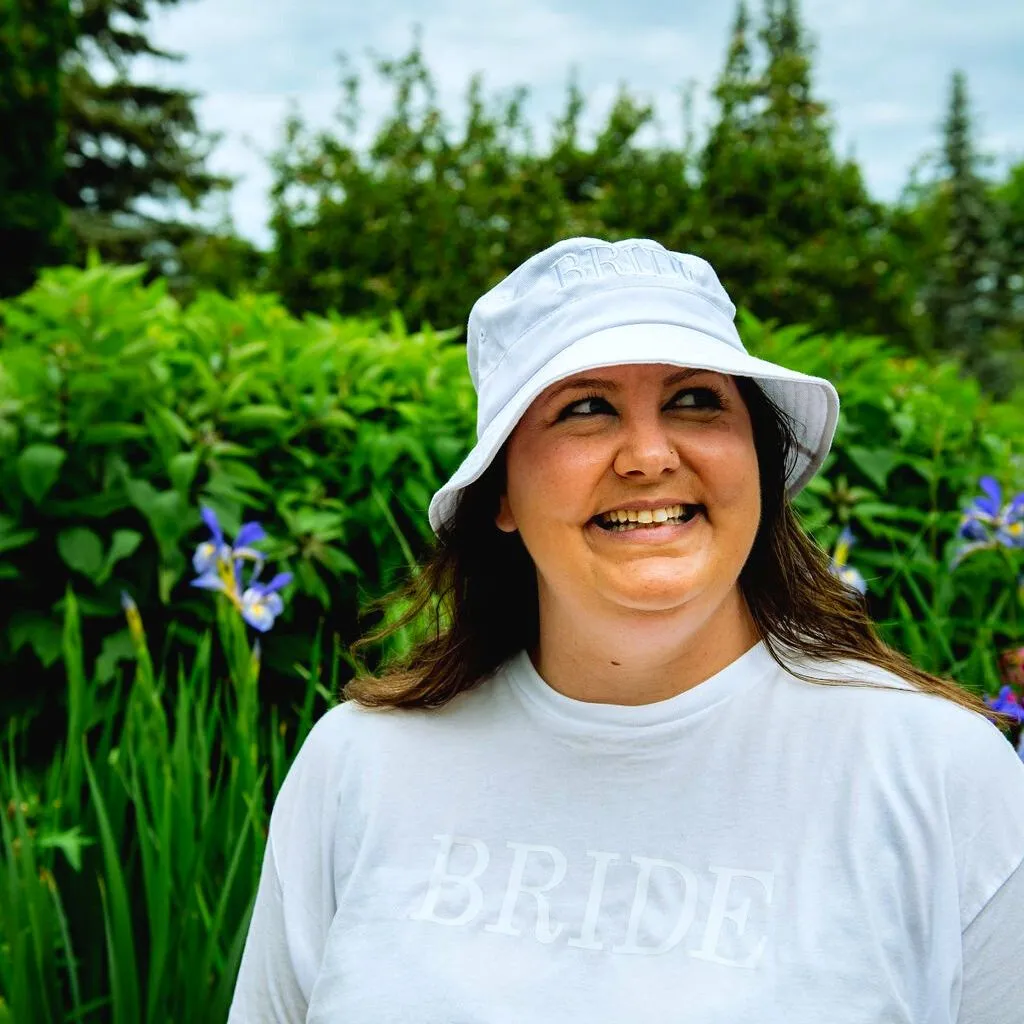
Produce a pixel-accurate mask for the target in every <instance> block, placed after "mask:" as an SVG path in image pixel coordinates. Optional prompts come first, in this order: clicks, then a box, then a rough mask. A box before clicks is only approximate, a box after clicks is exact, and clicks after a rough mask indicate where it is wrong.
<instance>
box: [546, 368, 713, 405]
mask: <svg viewBox="0 0 1024 1024" xmlns="http://www.w3.org/2000/svg"><path fill="white" fill-rule="evenodd" d="M716 372H717V371H716V370H699V369H688V370H679V371H677V372H676V373H673V374H671V375H670V376H668V377H666V378H665V379H664V381H662V384H663V386H665V387H671V386H672V385H673V384H681V383H682V382H683V381H684V380H689V379H690V378H691V377H697V376H700V374H702V373H716ZM579 389H586V390H591V391H593V390H605V391H618V390H619V385H618V384H616V383H615V381H613V380H608V378H607V377H574V378H573V379H572V380H565V381H562V383H561V384H559V386H558V387H556V388H555V390H554V391H552V392H551V394H550V395H549V396H548V401H554V399H556V398H557V397H558V396H559V395H561V394H562V393H564V392H566V391H576V390H579Z"/></svg>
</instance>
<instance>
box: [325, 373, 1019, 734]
mask: <svg viewBox="0 0 1024 1024" xmlns="http://www.w3.org/2000/svg"><path fill="white" fill-rule="evenodd" d="M735 380H736V384H737V387H738V389H739V391H740V394H741V395H742V396H743V400H744V401H745V403H746V405H747V409H748V411H749V413H750V419H751V426H752V428H753V437H754V446H755V449H756V451H757V460H758V467H759V474H760V480H761V520H760V524H759V526H758V530H757V535H756V537H755V539H754V544H753V547H752V549H751V552H750V555H749V557H748V558H747V562H746V564H745V565H744V567H743V569H742V571H741V573H740V577H739V584H740V589H741V591H742V593H743V596H744V598H745V599H746V602H747V605H748V607H749V609H750V613H751V615H752V617H753V619H754V622H755V624H756V626H757V629H758V631H759V633H760V635H761V637H762V639H763V641H764V644H765V647H766V649H767V650H768V652H769V653H770V655H771V656H772V658H773V659H774V660H775V661H776V662H777V663H778V664H779V665H780V666H782V667H783V668H784V669H786V670H787V671H789V672H791V673H792V674H793V675H795V676H797V677H798V678H800V679H804V680H806V681H807V682H811V683H820V684H823V685H840V686H863V685H875V686H878V685H879V684H877V683H866V682H865V681H864V680H858V679H855V678H854V679H848V680H844V679H833V678H829V679H817V678H814V677H812V676H809V675H805V674H803V673H801V672H799V671H797V669H796V668H795V667H794V666H793V665H792V664H791V663H790V662H788V661H787V660H786V655H785V653H784V652H785V651H788V652H790V654H791V655H796V656H797V657H799V656H805V657H807V658H811V659H826V660H835V659H853V660H855V661H860V662H867V663H869V664H871V665H874V666H877V667H878V668H881V669H884V670H887V671H889V672H892V673H894V674H895V675H896V676H898V677H900V678H901V679H902V680H905V681H906V682H909V683H910V684H911V686H912V687H913V688H914V689H917V690H919V691H922V692H924V693H931V694H935V695H938V696H940V697H945V698H947V699H948V700H951V701H953V702H954V703H956V704H959V705H961V706H962V707H965V708H968V709H969V710H971V711H976V712H978V713H979V714H982V715H985V716H987V717H988V718H990V719H992V720H994V721H996V722H1001V723H1003V724H1009V722H1010V719H1009V717H1008V716H1003V715H1000V714H997V713H996V712H994V711H992V710H991V709H990V708H988V707H987V706H986V705H985V704H984V702H983V701H982V700H981V699H980V698H979V697H977V696H975V695H974V694H973V693H971V692H970V691H968V690H966V689H964V688H963V687H961V686H960V685H959V684H958V683H956V682H954V681H953V680H951V679H944V678H941V677H940V676H935V675H932V674H931V673H929V672H925V671H923V670H922V669H920V668H918V667H917V666H915V665H913V664H912V663H911V662H910V661H909V660H908V659H907V658H906V657H905V656H904V655H903V654H901V653H900V652H899V651H896V650H894V649H893V648H891V647H889V646H888V645H887V644H886V643H884V642H883V641H882V639H881V638H880V636H879V634H878V632H877V630H876V628H875V626H874V624H873V623H872V621H871V618H870V616H869V615H868V610H867V604H866V601H865V599H864V598H863V597H862V596H861V595H860V594H859V593H857V592H856V591H855V590H853V589H852V588H851V587H849V586H847V585H846V584H845V583H843V582H842V581H841V580H839V579H837V578H836V577H835V576H834V575H833V574H832V573H831V572H830V571H829V556H828V555H827V554H826V553H825V552H824V551H823V550H822V549H821V548H820V547H819V546H818V545H817V544H816V543H815V542H814V541H813V540H812V539H811V538H810V537H809V536H808V535H807V534H806V533H805V532H804V530H803V527H802V526H801V525H800V522H799V520H798V519H797V516H796V513H795V512H794V510H793V508H792V505H791V504H790V502H789V499H788V497H787V495H786V489H785V481H786V475H787V467H788V466H789V465H790V460H791V458H792V454H793V452H794V451H795V444H796V440H795V437H794V434H793V430H792V427H791V426H790V424H789V421H788V418H787V417H786V414H785V413H784V412H783V411H782V410H781V409H779V407H778V406H777V405H776V404H775V403H774V402H773V401H772V400H771V399H770V398H769V397H768V396H767V395H766V394H765V393H764V392H763V391H762V390H761V388H760V387H759V386H758V385H757V383H756V382H755V381H754V380H752V379H751V378H749V377H736V378H735ZM504 487H505V458H504V451H502V452H500V453H499V454H498V455H497V456H496V457H495V459H494V461H493V463H492V464H491V466H490V467H489V468H488V470H487V471H486V472H485V473H484V475H483V476H482V477H481V478H480V479H479V480H477V481H476V482H475V483H474V484H472V485H470V486H469V487H467V488H466V489H465V491H463V493H462V496H461V500H460V502H459V504H458V507H457V509H456V512H455V516H454V518H453V520H452V521H451V522H450V523H449V524H448V525H447V526H446V527H445V528H444V529H442V531H441V532H440V534H439V536H438V538H437V541H436V544H435V546H434V549H433V551H432V553H431V554H430V555H429V557H428V558H427V559H426V561H425V562H424V564H423V565H422V566H421V567H420V568H419V570H418V571H417V572H416V573H415V574H414V576H413V577H412V578H411V579H410V581H409V582H408V583H407V584H406V585H405V586H404V587H402V588H401V589H400V590H399V591H397V592H396V593H395V594H393V595H390V596H389V597H386V598H384V599H383V600H382V601H379V602H377V603H376V607H378V608H387V607H389V606H390V602H391V601H392V600H393V599H398V600H400V601H402V602H404V603H405V605H406V610H405V612H404V613H403V614H402V615H401V616H399V617H398V618H397V619H396V620H395V621H394V622H392V623H390V624H388V625H386V626H384V627H382V628H380V629H377V630H376V631H374V632H371V633H370V634H368V635H367V636H365V637H363V638H362V639H361V640H359V641H358V642H357V643H356V644H355V645H354V647H353V651H354V652H355V653H357V654H358V652H360V651H361V650H363V649H365V648H367V647H369V646H371V645H373V644H376V643H378V642H380V641H381V640H384V639H386V638H387V637H389V636H391V635H393V634H395V633H396V632H398V631H399V630H401V629H403V628H405V627H408V626H409V625H411V624H414V623H422V621H423V620H424V619H426V618H429V619H431V620H432V623H431V627H430V629H429V630H428V631H427V635H426V636H425V637H423V638H422V639H421V640H420V641H419V642H418V643H417V644H416V645H415V646H414V647H413V648H412V649H411V650H410V652H409V653H408V655H407V656H406V657H404V658H402V659H401V660H400V661H399V662H397V663H395V664H391V665H389V666H387V667H386V669H385V670H384V671H383V672H381V673H380V675H378V676H374V675H370V674H361V675H359V676H357V677H356V678H355V679H353V680H352V681H351V682H349V683H348V685H347V686H346V687H345V690H344V696H345V697H346V698H348V699H351V700H354V701H356V702H357V703H359V704H361V705H363V706H364V707H368V708H438V707H441V706H442V705H444V704H445V703H447V702H448V701H450V700H451V699H452V698H453V697H455V696H456V695H457V694H459V693H462V692H463V691H466V690H469V689H471V688H472V687H473V686H475V685H476V684H477V683H479V682H481V681H482V680H483V679H485V678H486V677H487V676H489V675H490V674H491V673H493V672H494V671H495V669H497V668H498V667H499V666H500V665H501V664H502V663H503V662H504V661H506V660H507V659H508V658H510V657H511V656H512V655H514V654H516V653H517V652H518V651H520V650H522V649H523V648H525V649H527V650H530V649H532V648H533V647H534V645H535V644H536V642H537V635H538V609H537V582H536V573H535V569H534V565H533V561H532V559H531V558H530V555H529V553H528V552H527V550H526V548H525V547H524V545H523V543H522V541H521V539H520V537H519V534H518V533H512V534H509V533H504V532H502V531H501V530H499V529H498V528H497V526H496V525H495V522H494V519H495V515H496V514H497V511H498V501H499V498H500V496H501V494H502V493H503V492H504ZM421 616H422V617H423V618H421ZM882 688H884V689H890V688H900V687H885V686H882Z"/></svg>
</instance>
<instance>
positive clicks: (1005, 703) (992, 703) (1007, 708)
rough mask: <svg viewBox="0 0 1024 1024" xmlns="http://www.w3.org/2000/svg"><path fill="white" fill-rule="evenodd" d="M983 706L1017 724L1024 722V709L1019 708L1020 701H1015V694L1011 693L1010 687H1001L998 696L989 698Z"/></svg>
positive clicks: (1011, 688)
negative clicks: (998, 712) (1008, 717)
mask: <svg viewBox="0 0 1024 1024" xmlns="http://www.w3.org/2000/svg"><path fill="white" fill-rule="evenodd" d="M985 704H986V705H987V706H988V707H990V708H991V709H992V710H993V711H1001V712H1002V713H1003V714H1005V715H1009V716H1010V717H1011V718H1013V719H1014V720H1015V721H1017V722H1024V707H1022V706H1021V703H1020V701H1019V700H1018V699H1017V694H1015V693H1014V692H1013V687H1012V686H1009V685H1006V686H1003V687H1002V688H1001V689H1000V690H999V696H998V697H989V698H988V699H987V700H986V701H985Z"/></svg>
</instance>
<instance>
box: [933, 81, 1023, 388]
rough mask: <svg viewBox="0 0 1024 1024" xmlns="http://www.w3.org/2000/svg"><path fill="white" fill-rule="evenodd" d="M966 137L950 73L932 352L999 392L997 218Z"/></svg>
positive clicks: (963, 105)
mask: <svg viewBox="0 0 1024 1024" xmlns="http://www.w3.org/2000/svg"><path fill="white" fill-rule="evenodd" d="M972 135H973V131H972V125H971V115H970V106H969V101H968V96H967V80H966V77H965V76H964V74H963V73H962V72H960V71H957V72H954V73H953V76H952V81H951V86H950V96H949V107H948V111H947V114H946V120H945V123H944V125H943V146H942V172H943V178H942V185H941V195H942V197H943V200H944V201H943V203H942V212H943V215H944V225H943V227H944V230H943V245H942V251H941V254H940V258H939V259H938V260H937V261H936V265H935V268H934V272H933V275H932V281H931V283H930V287H929V288H928V290H927V295H928V302H929V307H930V312H931V319H932V323H933V328H934V331H935V344H936V346H937V347H938V348H940V349H942V350H944V351H948V352H952V353H955V354H956V355H958V356H959V357H960V358H961V359H962V360H963V362H964V365H965V366H966V367H967V368H968V369H969V370H970V371H971V372H973V373H974V374H976V375H977V376H978V377H979V379H980V380H981V381H982V383H983V384H985V386H986V387H988V388H989V389H990V390H994V391H1001V390H1002V389H1003V387H1004V386H1005V381H1003V378H1004V374H1005V370H1006V366H1005V359H1004V358H1003V357H1002V356H1001V355H1000V354H999V352H998V351H996V350H995V333H996V331H997V329H998V327H999V326H1000V322H1001V317H1000V311H999V309H998V303H997V295H998V292H999V279H1000V260H999V256H998V250H999V234H998V225H997V214H996V210H995V207H994V205H993V202H992V197H991V195H990V189H989V186H988V184H987V183H986V182H985V181H984V179H983V178H982V177H981V175H980V173H979V171H978V156H977V154H976V152H975V148H974V142H973V138H972Z"/></svg>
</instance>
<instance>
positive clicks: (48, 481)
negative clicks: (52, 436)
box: [17, 444, 67, 505]
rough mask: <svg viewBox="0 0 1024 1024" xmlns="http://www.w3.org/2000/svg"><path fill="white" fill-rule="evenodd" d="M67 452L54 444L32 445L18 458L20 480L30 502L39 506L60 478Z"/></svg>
mask: <svg viewBox="0 0 1024 1024" xmlns="http://www.w3.org/2000/svg"><path fill="white" fill-rule="evenodd" d="M66 458H67V452H65V451H64V449H63V448H58V447H57V446H56V445H52V444H30V445H29V446H28V447H27V448H26V449H25V450H24V451H23V452H22V453H21V454H20V455H19V456H18V462H17V467H18V479H19V480H20V481H21V487H22V490H23V491H24V492H25V494H26V495H28V497H29V500H30V501H31V502H32V503H33V504H34V505H38V504H39V503H40V502H41V501H42V500H43V498H45V497H46V495H47V494H48V493H49V492H50V489H51V488H52V487H53V485H54V484H55V483H56V482H57V477H58V476H60V468H61V466H63V465H64V460H65V459H66Z"/></svg>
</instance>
